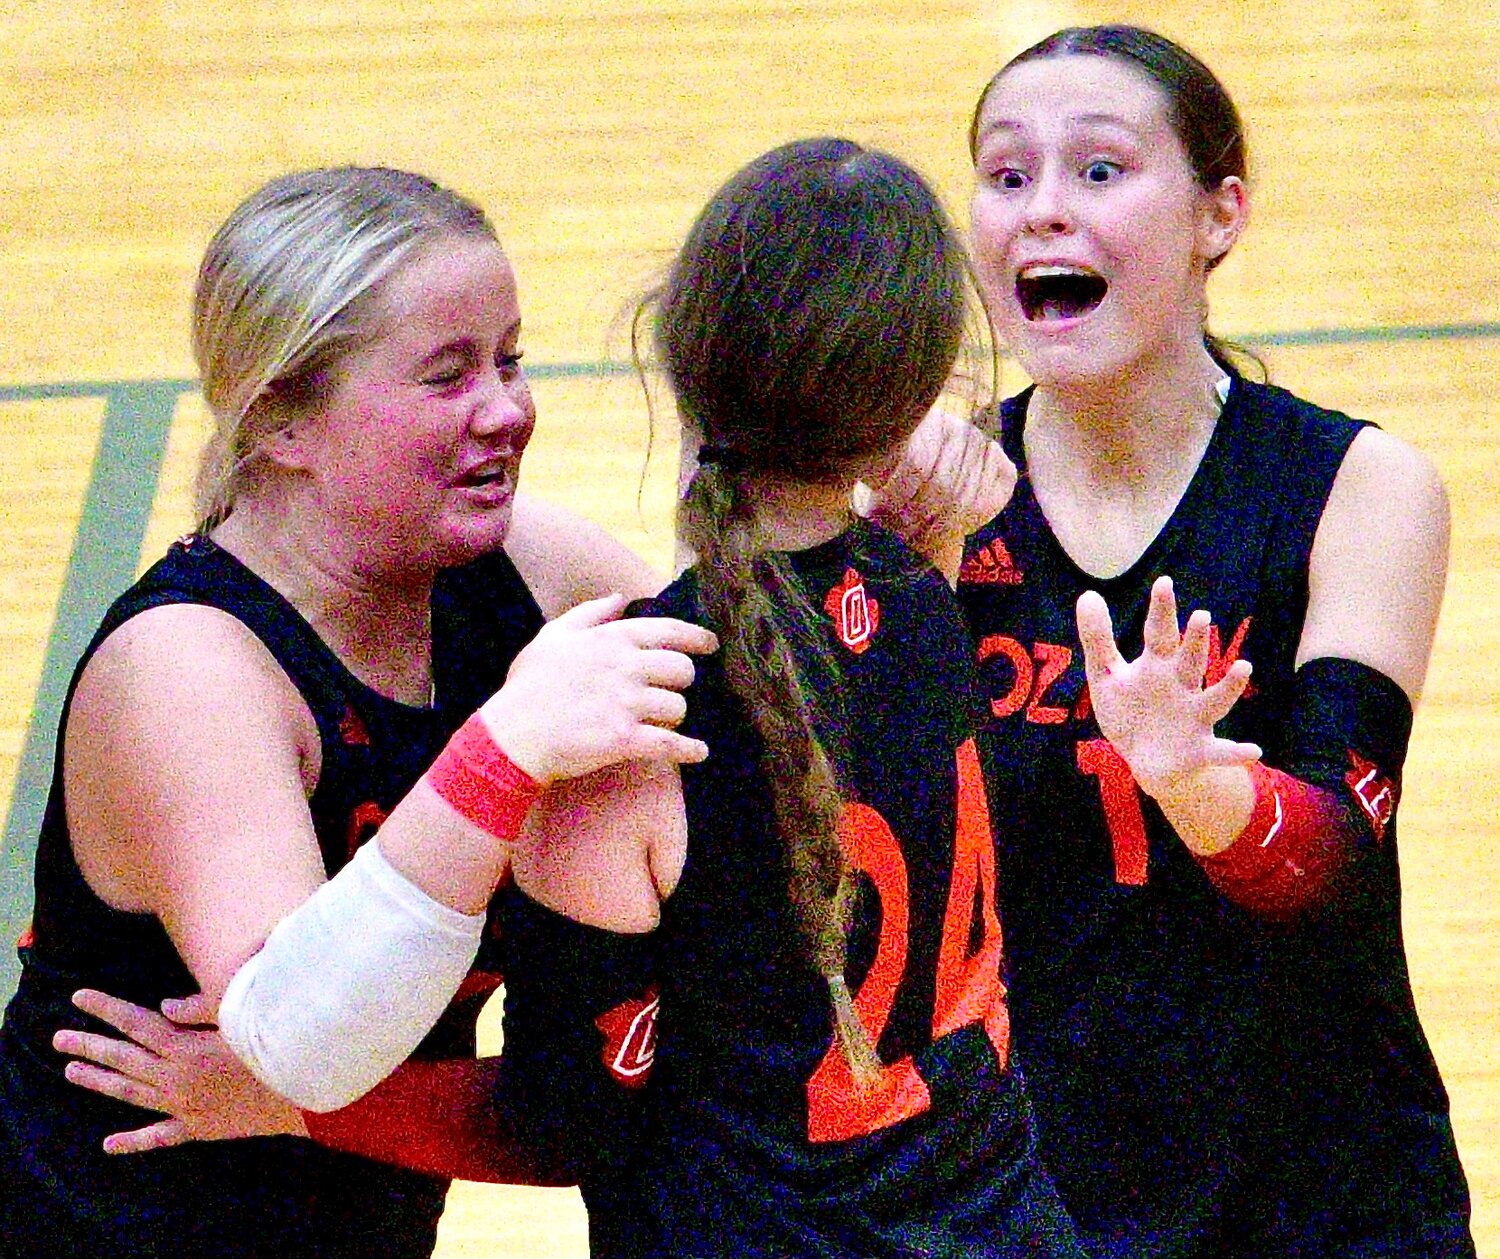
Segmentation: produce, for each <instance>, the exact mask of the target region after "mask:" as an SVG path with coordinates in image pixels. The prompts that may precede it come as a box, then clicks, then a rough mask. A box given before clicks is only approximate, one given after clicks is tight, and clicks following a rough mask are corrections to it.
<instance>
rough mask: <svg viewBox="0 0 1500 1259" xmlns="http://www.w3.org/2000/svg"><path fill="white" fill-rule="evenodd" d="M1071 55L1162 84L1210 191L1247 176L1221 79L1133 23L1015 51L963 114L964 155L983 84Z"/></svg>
mask: <svg viewBox="0 0 1500 1259" xmlns="http://www.w3.org/2000/svg"><path fill="white" fill-rule="evenodd" d="M1075 56H1083V57H1108V58H1111V59H1112V60H1115V61H1120V62H1124V63H1125V64H1126V65H1129V66H1134V67H1135V68H1136V69H1137V70H1139V71H1140V72H1141V73H1142V74H1144V75H1145V76H1146V77H1147V78H1149V79H1150V80H1151V82H1152V83H1154V84H1155V85H1156V86H1157V87H1158V88H1159V89H1160V90H1161V94H1162V96H1163V97H1164V98H1165V99H1166V102H1167V121H1168V123H1169V124H1170V125H1171V127H1172V130H1173V131H1174V132H1175V133H1176V135H1177V139H1178V140H1179V141H1180V142H1181V144H1182V147H1183V150H1184V152H1186V154H1187V159H1188V164H1189V165H1190V166H1191V167H1192V170H1193V176H1194V178H1195V179H1196V180H1197V181H1198V186H1199V187H1200V188H1202V189H1203V190H1204V191H1205V192H1213V191H1214V190H1215V189H1216V188H1218V187H1219V185H1220V184H1222V183H1223V182H1224V181H1225V180H1226V179H1228V178H1230V177H1231V176H1233V177H1234V178H1237V179H1241V180H1246V179H1248V178H1249V154H1248V149H1247V146H1246V143H1245V128H1244V124H1243V123H1242V122H1241V121H1240V114H1239V110H1237V109H1236V108H1235V107H1234V101H1232V100H1231V99H1230V97H1229V93H1228V92H1227V91H1226V90H1225V88H1224V85H1223V84H1222V83H1220V82H1219V80H1218V78H1217V77H1215V75H1214V72H1213V71H1212V70H1210V69H1209V68H1208V67H1207V66H1206V65H1204V64H1203V63H1202V62H1201V61H1199V60H1198V58H1197V57H1195V56H1193V54H1192V53H1190V52H1188V50H1187V49H1186V48H1183V47H1182V46H1181V45H1180V44H1175V43H1173V42H1172V41H1171V40H1170V39H1168V38H1167V37H1166V36H1165V35H1158V34H1157V33H1156V32H1155V31H1148V30H1145V29H1143V28H1142V27H1139V26H1123V25H1113V26H1070V27H1066V28H1064V29H1063V30H1060V31H1056V32H1054V33H1053V34H1051V35H1048V36H1047V38H1046V39H1043V40H1041V41H1040V42H1038V43H1035V44H1033V45H1032V46H1031V47H1030V48H1028V49H1026V50H1025V51H1024V52H1021V53H1017V54H1016V55H1015V56H1014V57H1012V58H1011V59H1010V60H1009V61H1007V62H1006V63H1005V65H1004V66H1002V67H1001V68H1000V71H999V73H997V74H996V75H995V76H994V77H993V78H992V79H991V80H990V81H989V82H988V83H987V84H986V85H985V88H984V91H983V92H981V93H980V94H979V102H978V104H976V105H975V106H974V115H973V117H972V118H971V119H970V121H969V156H970V157H971V158H977V156H978V150H979V119H980V115H981V114H982V113H983V112H984V104H985V101H987V100H988V99H989V95H990V91H991V90H992V89H993V88H994V86H995V85H996V84H997V83H999V82H1000V80H1001V79H1003V78H1004V77H1005V75H1006V72H1007V71H1009V70H1011V69H1013V68H1014V67H1015V66H1018V65H1022V64H1024V63H1025V62H1028V61H1042V60H1045V59H1047V58H1049V57H1075ZM1226 256H1227V252H1226V253H1225V254H1221V255H1220V256H1219V257H1217V258H1214V259H1212V260H1210V262H1209V264H1208V269H1209V270H1210V271H1212V270H1213V269H1214V267H1216V266H1218V265H1219V263H1220V262H1222V261H1223V260H1224V258H1225V257H1226ZM1203 340H1204V344H1205V345H1207V347H1208V350H1209V353H1210V354H1212V355H1213V356H1214V358H1215V359H1217V360H1218V361H1219V363H1220V365H1221V366H1224V367H1230V366H1231V363H1230V358H1229V356H1230V354H1231V353H1234V354H1245V351H1244V350H1242V349H1241V348H1240V347H1238V346H1235V345H1232V344H1231V343H1229V342H1227V341H1221V340H1220V339H1219V338H1217V337H1215V336H1213V335H1212V334H1211V333H1209V332H1207V331H1206V330H1205V332H1204V334H1203ZM1247 357H1251V358H1253V356H1251V355H1247ZM1256 361H1257V362H1258V360H1256ZM1262 370H1263V369H1262Z"/></svg>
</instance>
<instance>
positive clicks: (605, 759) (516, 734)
mask: <svg viewBox="0 0 1500 1259" xmlns="http://www.w3.org/2000/svg"><path fill="white" fill-rule="evenodd" d="M624 606H625V601H624V599H623V598H622V597H621V596H618V595H613V596H610V597H608V598H604V599H594V600H590V601H589V602H587V603H582V604H579V605H578V607H576V608H573V609H572V610H571V611H568V612H565V613H563V614H562V615H561V616H559V617H558V618H557V619H556V620H553V621H551V622H549V623H548V624H547V625H546V626H544V627H543V628H542V630H541V632H540V633H538V634H537V636H536V637H535V638H534V639H533V640H532V641H531V643H530V644H529V645H528V646H527V647H526V648H525V650H524V651H522V652H521V654H520V655H518V656H517V657H516V659H515V662H514V663H513V664H512V665H511V668H510V673H509V675H508V676H507V678H506V680H505V685H504V686H503V687H501V689H500V690H499V691H498V692H497V693H496V694H495V695H494V696H493V697H492V698H491V699H490V700H489V701H488V702H487V703H486V704H485V705H484V706H483V708H481V709H480V712H481V714H482V716H483V719H484V722H485V725H486V726H487V727H488V728H489V730H490V734H491V736H492V737H493V738H494V739H495V741H496V743H498V744H499V745H500V747H501V748H502V749H504V751H505V753H506V755H507V756H509V757H510V759H511V760H512V761H514V762H515V764H516V765H518V766H519V767H520V768H521V769H523V770H525V771H526V772H527V773H528V774H530V775H531V776H532V778H534V779H536V781H537V782H539V783H549V782H555V781H556V780H558V779H561V778H576V777H578V776H579V775H581V774H587V773H591V772H593V771H594V770H597V769H603V768H604V767H605V766H606V765H613V764H616V763H618V762H620V761H628V760H638V759H639V760H650V761H660V762H667V763H682V762H688V761H701V760H703V759H704V758H705V757H706V756H707V755H708V748H707V746H706V745H705V744H704V743H703V742H702V741H701V740H698V739H690V738H687V737H686V736H684V735H681V734H678V733H677V732H676V730H675V727H676V726H678V725H679V724H680V723H681V722H682V719H683V718H684V717H685V716H686V715H687V701H686V700H685V699H684V698H683V696H682V694H681V692H683V691H685V690H686V689H687V688H688V687H689V686H691V685H692V682H693V661H692V656H693V655H701V654H704V653H708V652H713V651H717V650H718V646H719V641H718V639H717V638H716V637H715V636H714V635H713V634H712V633H711V632H710V631H709V630H706V629H704V628H703V627H702V626H698V625H692V624H690V623H688V622H686V621H679V620H674V619H672V618H669V617H631V618H627V619H624V620H622V619H620V613H621V611H622V610H623V608H624Z"/></svg>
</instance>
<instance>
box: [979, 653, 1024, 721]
mask: <svg viewBox="0 0 1500 1259" xmlns="http://www.w3.org/2000/svg"><path fill="white" fill-rule="evenodd" d="M997 656H1004V657H1006V658H1007V659H1008V660H1009V661H1010V663H1011V665H1012V667H1013V668H1014V669H1015V677H1014V679H1012V681H1011V685H1010V690H1009V691H1007V692H1006V693H1005V694H1004V695H1001V696H997V697H994V698H992V699H991V700H990V712H992V713H993V714H994V715H995V716H996V717H1009V716H1010V715H1011V713H1015V712H1020V711H1021V705H1022V704H1024V703H1025V702H1026V697H1027V696H1028V695H1030V694H1031V681H1032V678H1033V677H1034V676H1035V675H1036V670H1035V668H1034V667H1033V666H1032V663H1031V653H1030V652H1028V651H1027V650H1026V648H1024V647H1023V646H1021V644H1020V643H1018V642H1016V640H1015V639H1014V638H1007V637H1006V636H1005V635H1004V634H990V635H987V636H986V637H984V638H982V639H980V640H979V663H980V665H981V666H983V665H985V664H987V663H988V662H989V661H991V660H993V659H995V658H996V657H997Z"/></svg>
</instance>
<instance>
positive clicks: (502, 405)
mask: <svg viewBox="0 0 1500 1259" xmlns="http://www.w3.org/2000/svg"><path fill="white" fill-rule="evenodd" d="M469 427H470V428H471V429H472V430H473V432H474V434H475V435H476V436H478V437H485V438H494V437H502V438H504V439H505V440H506V441H507V443H508V444H509V446H510V452H511V453H512V454H516V455H519V454H520V453H521V452H522V451H523V450H525V449H526V443H527V442H529V441H530V440H531V433H532V430H533V429H534V428H535V427H536V404H535V403H534V402H533V401H532V399H531V386H530V385H529V384H528V383H527V381H526V377H525V375H524V374H523V373H522V372H521V371H520V370H519V369H516V370H515V373H514V375H510V374H509V373H508V372H506V371H504V370H501V369H492V370H491V372H490V374H489V379H488V380H487V381H486V382H485V388H484V390H483V394H482V396H481V397H480V398H479V399H477V400H476V403H475V407H474V413H473V415H472V417H471V418H470V421H469Z"/></svg>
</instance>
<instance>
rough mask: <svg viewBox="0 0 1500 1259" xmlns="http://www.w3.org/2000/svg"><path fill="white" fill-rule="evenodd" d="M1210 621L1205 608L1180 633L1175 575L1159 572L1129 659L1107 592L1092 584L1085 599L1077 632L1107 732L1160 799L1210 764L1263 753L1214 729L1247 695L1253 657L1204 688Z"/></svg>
mask: <svg viewBox="0 0 1500 1259" xmlns="http://www.w3.org/2000/svg"><path fill="white" fill-rule="evenodd" d="M1209 624H1210V623H1209V616H1208V613H1207V612H1204V611H1201V610H1200V611H1197V612H1194V613H1193V614H1192V615H1191V616H1190V617H1188V621H1187V625H1186V627H1185V628H1184V629H1183V630H1182V632H1180V633H1179V632H1178V628H1177V600H1176V598H1175V597H1174V595H1173V593H1172V579H1171V578H1170V577H1159V578H1157V580H1156V583H1155V584H1154V585H1153V586H1152V587H1151V604H1150V607H1149V609H1148V610H1147V613H1146V625H1145V635H1144V640H1145V641H1144V649H1143V650H1142V652H1141V654H1140V655H1139V656H1138V657H1137V658H1136V659H1134V660H1126V659H1125V657H1124V656H1122V655H1121V654H1120V649H1119V646H1118V645H1117V643H1116V642H1115V636H1114V627H1113V624H1112V623H1111V621H1110V615H1109V607H1108V605H1107V604H1106V603H1105V602H1104V599H1103V597H1102V596H1101V595H1099V594H1098V593H1097V592H1096V591H1092V590H1090V591H1086V592H1085V593H1084V594H1083V595H1082V596H1081V597H1080V598H1079V600H1078V637H1079V641H1080V642H1081V644H1082V646H1083V659H1084V671H1085V674H1086V676H1087V678H1088V686H1089V694H1090V698H1091V699H1092V702H1093V707H1094V713H1095V716H1096V717H1097V719H1098V722H1099V729H1100V732H1101V733H1102V734H1103V735H1104V737H1105V738H1106V739H1108V740H1109V741H1110V743H1111V744H1113V745H1114V748H1115V750H1116V751H1117V752H1119V754H1120V755H1121V756H1122V757H1123V758H1124V759H1125V762H1126V764H1128V765H1129V766H1130V772H1131V774H1132V775H1133V776H1134V778H1135V780H1136V782H1137V783H1139V784H1140V787H1141V790H1142V791H1144V792H1145V793H1146V794H1147V795H1149V796H1151V797H1153V798H1155V799H1157V800H1162V799H1164V798H1166V797H1170V796H1172V795H1173V794H1175V793H1178V792H1181V791H1182V790H1183V789H1184V788H1185V787H1187V786H1188V785H1189V784H1190V783H1191V781H1192V779H1193V778H1194V776H1195V775H1197V774H1199V773H1200V772H1201V771H1203V770H1205V769H1210V768H1214V767H1219V766H1225V765H1246V764H1249V763H1250V762H1252V761H1256V760H1259V759H1260V748H1259V747H1257V746H1256V745H1255V744H1253V743H1236V742H1234V741H1232V740H1230V739H1221V738H1218V737H1217V736H1216V735H1215V734H1214V729H1213V728H1214V724H1215V723H1216V722H1218V721H1220V720H1221V719H1222V718H1223V717H1224V716H1225V715H1226V714H1227V713H1228V712H1229V710H1230V709H1232V708H1233V707H1234V705H1235V703H1236V702H1237V701H1238V700H1239V698H1240V696H1241V695H1242V694H1244V691H1245V687H1246V686H1247V685H1248V684H1249V681H1250V662H1249V661H1247V660H1240V661H1236V662H1235V663H1234V664H1232V665H1231V666H1230V667H1229V669H1228V671H1227V672H1226V673H1225V675H1224V677H1223V678H1221V679H1220V680H1219V681H1217V682H1215V683H1214V684H1213V685H1212V686H1204V684H1203V683H1204V674H1205V672H1206V671H1207V668H1208V657H1209V646H1208V641H1209Z"/></svg>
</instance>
